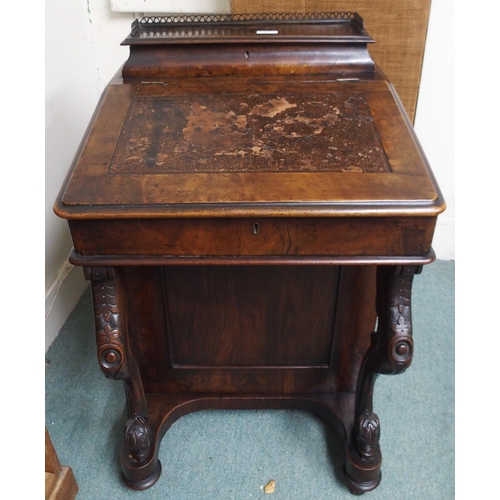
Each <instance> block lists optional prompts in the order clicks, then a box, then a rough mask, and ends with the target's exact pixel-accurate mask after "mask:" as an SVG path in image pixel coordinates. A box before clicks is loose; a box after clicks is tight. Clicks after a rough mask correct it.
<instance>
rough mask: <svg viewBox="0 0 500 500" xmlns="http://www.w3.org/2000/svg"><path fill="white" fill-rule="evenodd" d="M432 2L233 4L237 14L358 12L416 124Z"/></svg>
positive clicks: (242, 0) (267, 0)
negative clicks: (416, 110)
mask: <svg viewBox="0 0 500 500" xmlns="http://www.w3.org/2000/svg"><path fill="white" fill-rule="evenodd" d="M430 5H431V2H430V0H405V1H401V0H340V1H338V2H330V1H325V0H292V1H286V2H285V1H282V0H281V1H280V0H231V11H232V12H233V13H234V14H246V13H255V12H330V11H332V10H335V11H354V12H357V13H358V14H359V15H360V16H361V17H362V18H363V19H364V21H365V29H366V31H368V33H369V34H370V35H371V36H372V38H374V40H375V44H373V45H371V46H370V47H369V52H370V53H371V55H372V57H373V59H374V61H375V63H376V64H377V65H378V66H379V67H380V68H381V69H382V71H383V72H384V73H385V74H386V76H387V77H388V78H389V80H390V81H391V82H392V83H393V84H394V87H395V88H396V91H397V92H398V94H399V97H400V98H401V101H402V103H403V105H404V107H405V109H406V112H407V113H408V116H409V117H410V120H411V121H412V122H413V121H414V118H415V109H416V104H417V98H418V90H419V86H420V76H421V72H422V61H423V56H424V48H425V40H426V36H427V26H428V22H429V12H430Z"/></svg>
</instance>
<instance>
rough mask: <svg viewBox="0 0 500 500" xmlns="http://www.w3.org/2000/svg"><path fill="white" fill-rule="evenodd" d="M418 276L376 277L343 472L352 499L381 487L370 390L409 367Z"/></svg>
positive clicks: (386, 270)
mask: <svg viewBox="0 0 500 500" xmlns="http://www.w3.org/2000/svg"><path fill="white" fill-rule="evenodd" d="M421 270H422V267H421V266H380V267H379V268H378V271H377V314H378V326H377V330H376V332H374V333H373V338H372V343H371V347H370V349H369V350H368V352H367V354H366V356H365V359H364V360H363V364H362V366H361V369H360V375H359V378H358V388H357V391H356V410H355V422H354V426H353V431H352V442H351V443H350V444H349V445H348V457H347V462H346V467H345V470H344V475H345V478H346V482H347V484H348V486H349V489H350V490H351V493H353V494H358V495H359V494H362V493H364V492H366V491H370V490H373V489H374V488H376V487H377V485H378V484H379V483H380V479H381V473H380V465H381V462H382V455H381V452H380V446H379V437H380V421H379V419H378V417H377V415H376V414H375V413H373V388H374V385H375V381H376V379H377V377H378V375H379V374H387V375H395V374H398V373H402V372H404V371H405V370H406V368H408V367H409V366H410V364H411V360H412V356H413V338H412V324H411V288H412V283H413V276H414V275H415V274H418V273H420V272H421Z"/></svg>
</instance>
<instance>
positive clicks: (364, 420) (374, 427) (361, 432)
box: [354, 411, 380, 460]
mask: <svg viewBox="0 0 500 500" xmlns="http://www.w3.org/2000/svg"><path fill="white" fill-rule="evenodd" d="M379 438H380V421H379V419H378V417H377V415H376V414H375V413H372V412H369V411H365V412H363V413H362V414H361V415H359V417H358V418H357V420H356V423H355V425H354V445H355V446H356V449H357V451H358V453H359V455H360V456H361V458H363V459H364V460H370V459H371V458H374V457H375V455H376V453H377V447H378V440H379Z"/></svg>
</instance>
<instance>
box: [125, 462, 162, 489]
mask: <svg viewBox="0 0 500 500" xmlns="http://www.w3.org/2000/svg"><path fill="white" fill-rule="evenodd" d="M153 464H154V462H151V463H150V464H148V466H146V467H145V468H144V469H137V470H134V469H123V470H122V480H123V482H124V483H125V485H126V486H128V487H129V488H132V489H133V490H146V489H148V488H151V486H153V485H154V484H155V483H156V481H158V479H159V477H160V475H161V463H160V461H159V460H156V466H155V467H154V468H153V467H152V466H153ZM150 468H153V472H152V473H151V474H149V475H146V474H147V472H149V470H148V469H150ZM125 473H126V474H127V475H125ZM127 476H128V477H127ZM144 476H146V477H144Z"/></svg>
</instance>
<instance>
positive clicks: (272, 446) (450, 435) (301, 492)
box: [45, 261, 455, 500]
mask: <svg viewBox="0 0 500 500" xmlns="http://www.w3.org/2000/svg"><path fill="white" fill-rule="evenodd" d="M454 290H455V263H454V262H451V261H437V262H435V263H433V264H432V265H429V266H426V267H425V268H424V271H423V273H422V274H421V275H419V276H416V278H415V281H414V287H413V331H414V341H415V354H414V357H413V362H412V366H411V367H410V368H409V369H408V370H407V371H406V372H405V373H403V374H401V375H397V376H381V377H379V378H378V381H377V383H376V386H375V398H374V411H375V412H376V413H377V414H378V416H379V418H380V422H381V449H382V455H383V463H382V482H381V483H380V486H379V487H378V488H377V489H376V490H374V491H372V492H370V493H367V494H365V495H364V498H367V499H370V500H393V499H394V500H413V499H414V500H424V499H425V500H432V499H436V500H445V499H452V498H455V492H454V483H455V472H454V457H455V448H454V446H455V429H454V416H455V415H454V406H455V394H454V389H455V387H454V382H455V375H454V373H455V370H454V342H455V339H454V335H455V309H454V300H455V297H454ZM95 351H96V349H95V340H94V323H93V313H92V304H91V298H90V292H89V291H87V292H86V293H85V294H84V296H83V297H82V299H81V300H80V302H79V303H78V305H77V306H76V308H75V310H74V311H73V312H72V314H71V315H70V317H69V318H68V320H67V322H66V324H65V325H64V327H63V328H62V330H61V332H60V334H59V336H58V337H57V339H56V340H55V342H54V344H53V345H52V346H51V348H50V349H49V351H48V353H47V368H46V380H45V392H46V397H45V422H46V426H47V428H48V430H49V433H50V436H51V438H52V442H53V444H54V447H55V449H56V451H57V453H58V456H59V459H60V461H61V463H62V464H63V465H67V466H69V467H71V468H72V469H73V473H74V475H75V478H76V481H77V483H78V486H79V493H78V496H77V498H78V499H82V500H83V499H96V500H101V499H109V500H114V499H116V500H122V499H123V500H125V499H129V498H130V499H132V498H134V499H137V500H146V499H154V500H157V499H169V500H212V499H213V500H239V499H262V498H265V499H266V500H267V499H269V500H278V499H281V500H323V499H324V500H327V499H328V500H332V499H343V498H345V499H349V498H355V497H354V496H353V495H351V494H350V493H349V491H348V489H347V488H346V487H345V486H344V483H343V481H342V462H343V452H342V446H341V442H340V440H339V439H338V437H337V435H336V434H335V432H334V430H333V429H332V428H330V426H329V425H328V424H326V423H325V422H323V421H322V420H321V419H320V418H318V417H316V416H315V415H313V414H309V413H307V412H303V411H293V410H258V411H227V410H226V411H201V412H197V413H192V414H190V415H187V416H185V417H182V418H181V419H179V420H178V421H177V422H175V423H174V425H173V426H172V427H171V428H170V429H169V430H168V432H167V434H166V435H165V438H164V439H163V441H162V444H161V447H160V461H161V463H162V467H163V472H162V475H161V477H160V479H159V481H158V482H157V483H156V484H155V485H154V486H153V487H152V488H150V489H149V490H145V491H132V490H129V489H128V488H126V487H125V486H124V485H123V484H122V482H121V479H120V466H119V458H118V457H119V451H120V448H121V442H122V433H123V425H124V423H125V419H126V417H125V393H124V391H123V386H122V383H121V382H117V381H113V380H108V379H106V378H105V377H104V375H103V374H102V372H101V371H100V369H99V366H98V364H97V358H96V354H95ZM271 479H274V480H275V481H276V488H275V492H274V493H270V494H266V493H265V492H264V489H263V486H264V485H265V484H266V483H267V482H268V481H270V480H271Z"/></svg>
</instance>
